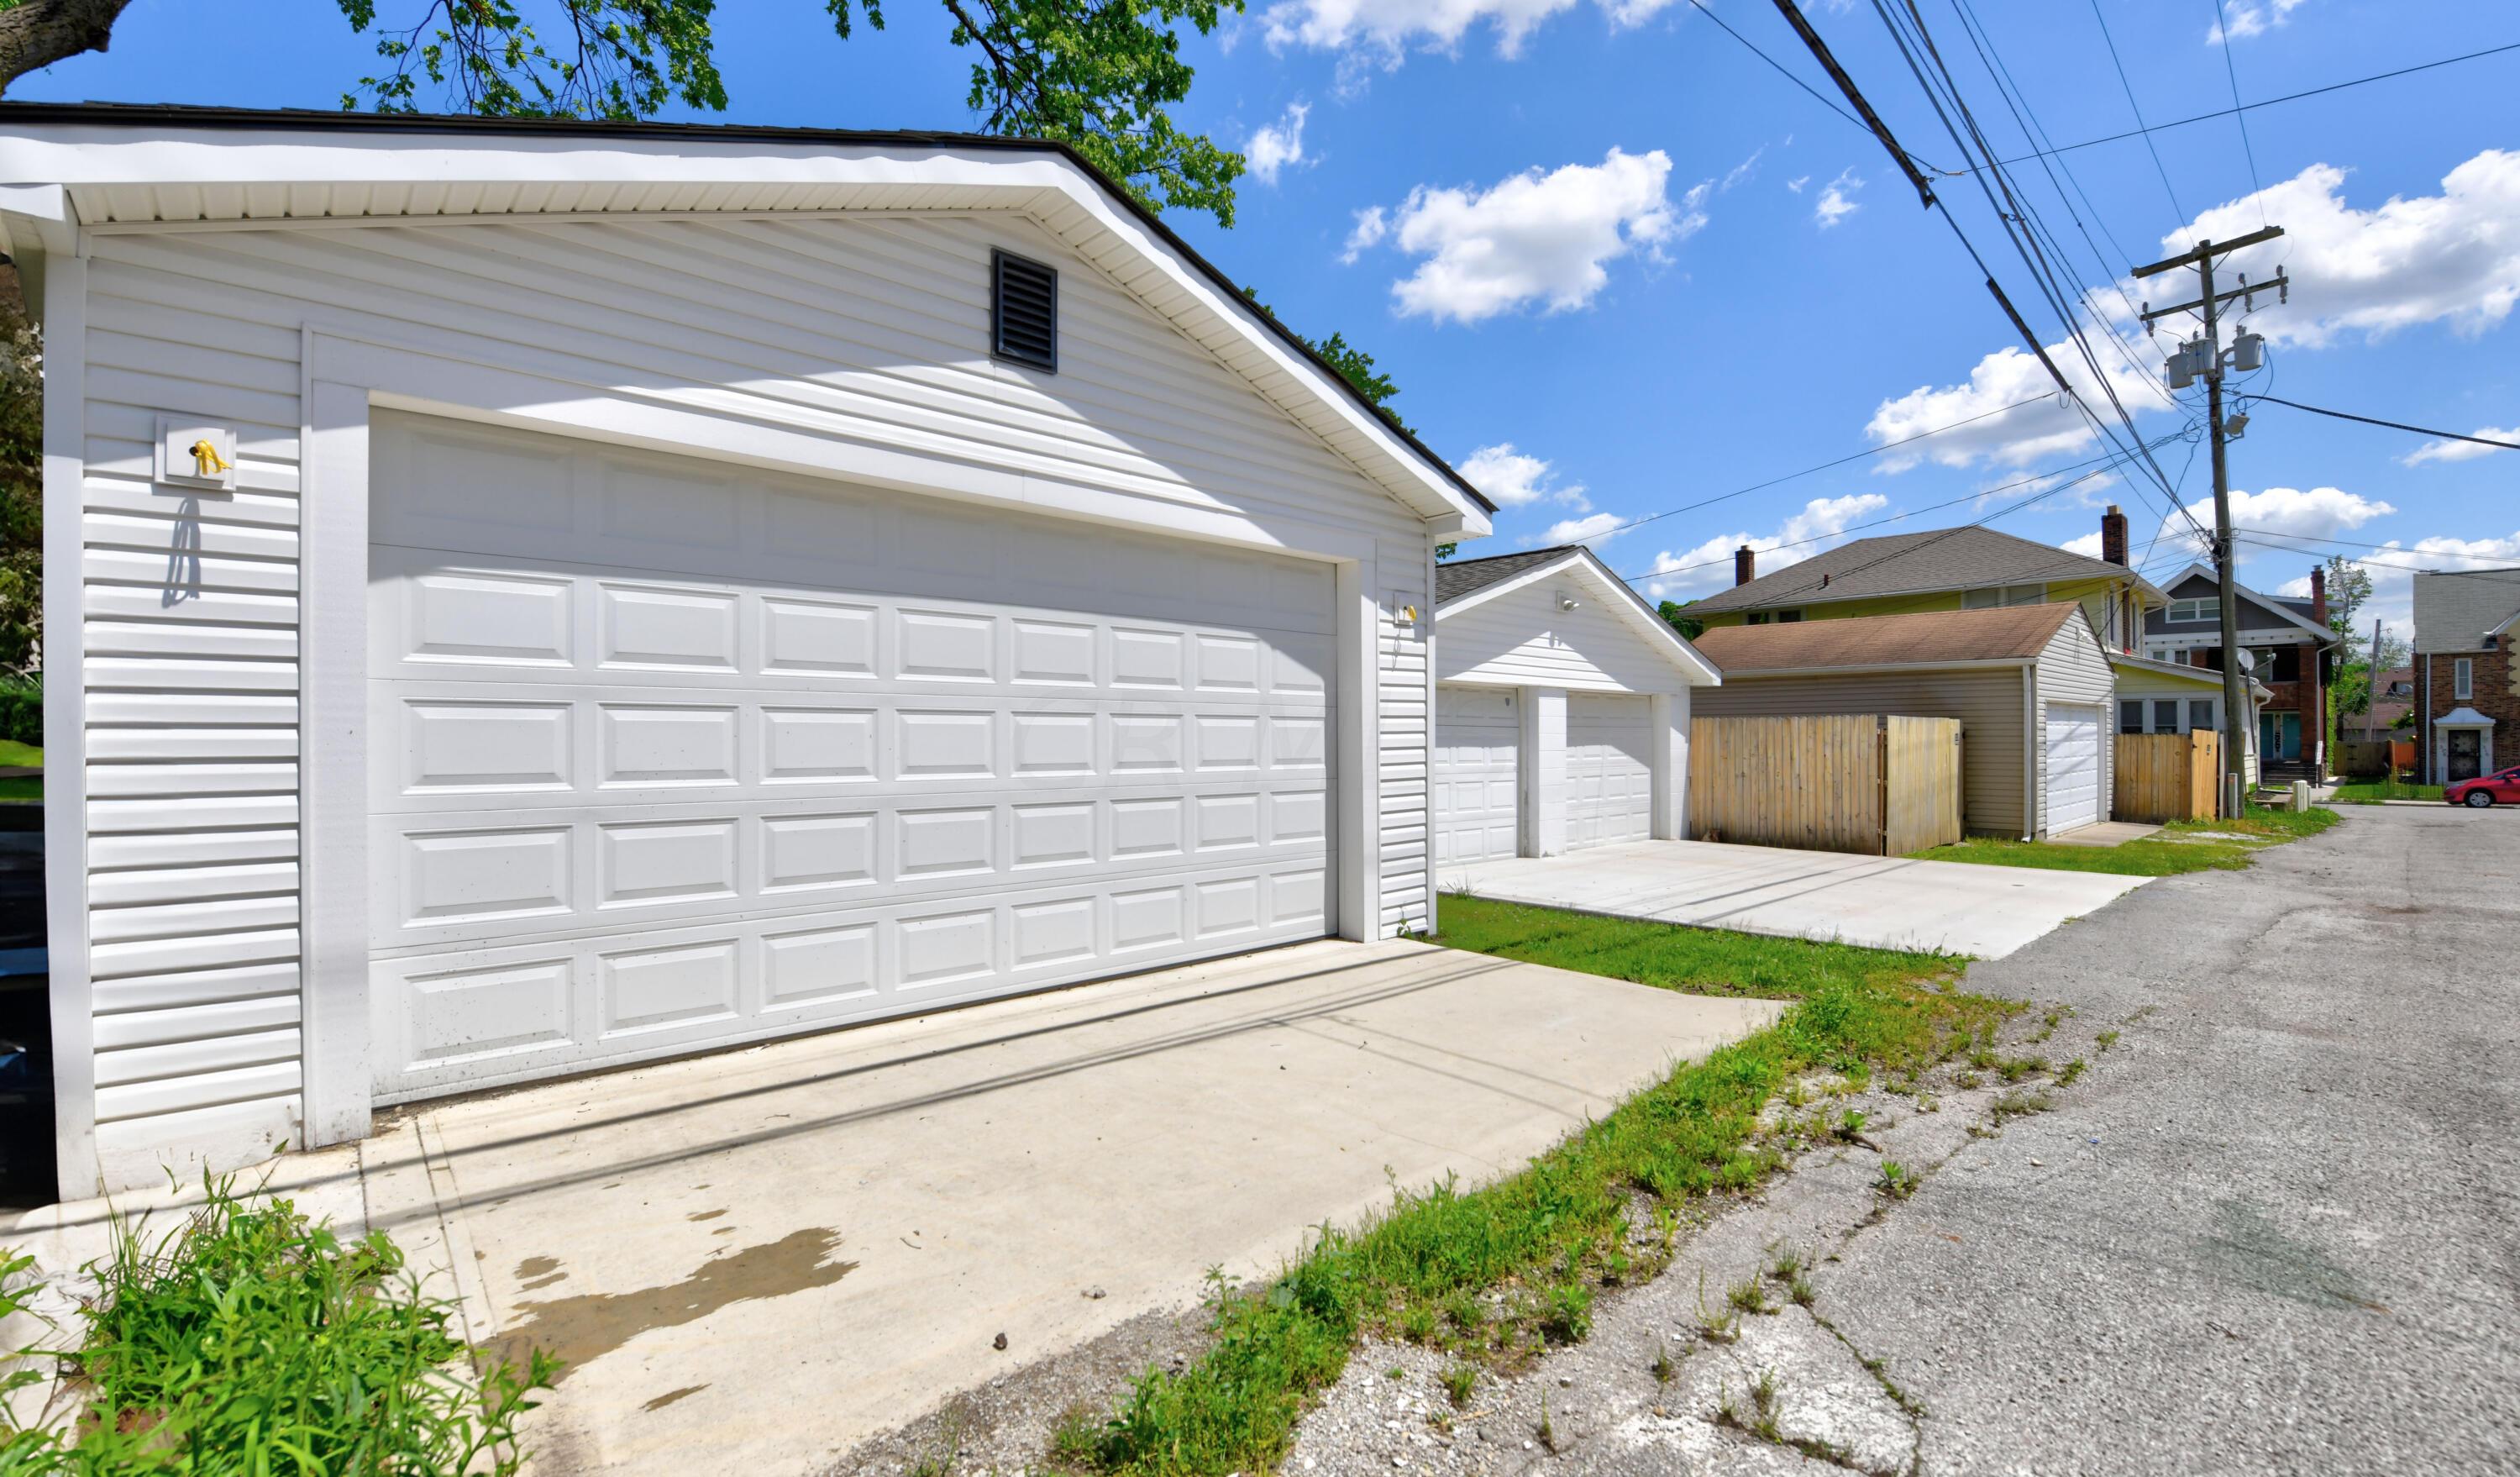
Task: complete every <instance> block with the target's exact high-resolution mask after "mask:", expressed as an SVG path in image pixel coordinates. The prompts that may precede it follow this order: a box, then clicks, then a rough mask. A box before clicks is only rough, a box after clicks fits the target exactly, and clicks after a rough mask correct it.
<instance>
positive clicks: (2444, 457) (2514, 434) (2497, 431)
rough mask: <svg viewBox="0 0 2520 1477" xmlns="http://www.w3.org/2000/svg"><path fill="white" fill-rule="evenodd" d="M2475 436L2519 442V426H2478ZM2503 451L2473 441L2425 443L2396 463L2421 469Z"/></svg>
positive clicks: (2470, 459)
mask: <svg viewBox="0 0 2520 1477" xmlns="http://www.w3.org/2000/svg"><path fill="white" fill-rule="evenodd" d="M2476 434H2478V435H2480V436H2488V437H2491V438H2492V439H2494V440H2497V441H2514V442H2520V425H2480V426H2478V427H2477V428H2476ZM2503 450H2507V448H2505V447H2500V446H2479V445H2477V444H2476V443H2475V442H2474V441H2426V442H2425V443H2424V444H2423V445H2421V446H2418V447H2416V448H2415V449H2414V450H2412V451H2410V452H2408V453H2407V454H2406V455H2405V456H2403V457H2400V458H2399V459H2398V461H2399V462H2400V463H2401V464H2402V465H2404V466H2408V467H2421V466H2422V465H2424V464H2425V463H2426V462H2467V461H2473V460H2474V459H2476V458H2478V457H2490V456H2492V455H2494V454H2495V453H2496V452H2498V451H2503Z"/></svg>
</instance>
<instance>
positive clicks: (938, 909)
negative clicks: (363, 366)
mask: <svg viewBox="0 0 2520 1477" xmlns="http://www.w3.org/2000/svg"><path fill="white" fill-rule="evenodd" d="M372 468H373V470H372V486H373V493H372V505H371V523H370V526H371V538H372V547H371V550H370V559H371V564H370V599H369V615H370V620H369V627H370V631H369V640H370V657H369V673H370V679H371V681H370V693H371V702H370V717H371V736H372V737H371V738H370V739H369V771H370V777H369V784H370V789H371V794H372V803H371V816H372V820H371V823H370V828H369V875H370V894H371V903H370V916H371V919H372V922H371V930H370V938H371V948H372V953H371V964H370V976H371V987H372V994H371V999H372V1025H373V1041H374V1060H375V1063H376V1069H375V1076H376V1088H377V1095H378V1100H379V1101H381V1102H393V1101H398V1100H404V1099H408V1098H413V1097H427V1096H430V1095H433V1094H439V1093H446V1092H453V1091H458V1090H462V1089H466V1088H472V1087H480V1086H488V1085H494V1084H500V1083H509V1082H517V1081H524V1080H528V1079H532V1078H536V1077H544V1076H550V1075H555V1074H558V1073H562V1072H569V1071H578V1070H583V1069H586V1068H590V1067H596V1066H603V1065H609V1064H614V1063H619V1062H624V1061H631V1060H637V1059H640V1058H643V1057H652V1056H659V1055H665V1054H671V1053H678V1052H690V1051H694V1050H699V1049H704V1048H708V1047H714V1046H720V1045H725V1044H730V1043H735V1042H741V1041H748V1040H757V1039H761V1038H765V1037H771V1036H777V1035H782V1034H787V1033H791V1032H797V1031H804V1030H810V1029H816V1028H821V1027H827V1026H831V1025H834V1024H839V1023H843V1022H849V1021H856V1020H866V1019H874V1018H877V1017H881V1016H890V1015H900V1014H906V1013H910V1012H914V1011H920V1010H926V1009H930V1008H933V1007H938V1006H943V1005H948V1004H953V1003H959V1002H967V1001H971V1000H977V999H982V998H986V997H991V996H999V995H1007V994H1012V993H1014V992H1017V991H1022V990H1028V989H1035V988H1039V987H1042V986H1046V985H1053V984H1062V983H1068V982H1072V981H1076V980H1082V979H1089V978H1093V977H1096V976H1100V975H1106V974H1113V973H1117V972H1120V971H1123V970H1131V969H1138V968H1144V967H1148V966H1150V965H1157V964H1164V963H1170V962H1180V961H1184V960H1190V959H1194V958H1199V957H1203V956H1211V955H1217V954H1224V953H1231V952H1234V951H1238V950H1241V949H1246V948H1251V947H1254V946H1258V945H1264V944H1271V943H1279V942H1286V941H1292V940H1297V939H1304V938H1312V937H1317V936H1320V935H1323V934H1325V933H1328V932H1330V931H1332V929H1333V928H1334V926H1335V918H1333V917H1332V913H1331V903H1330V900H1331V898H1332V897H1334V896H1335V889H1334V885H1333V882H1334V879H1333V877H1332V875H1331V859H1330V852H1329V846H1328V836H1329V834H1330V830H1331V817H1330V814H1329V793H1330V774H1329V768H1328V755H1329V752H1330V745H1329V742H1328V736H1329V732H1330V725H1331V722H1332V715H1331V711H1330V707H1329V691H1330V690H1329V682H1328V678H1329V674H1330V672H1331V670H1332V657H1331V651H1332V639H1331V632H1332V629H1333V620H1334V615H1333V611H1334V608H1335V607H1334V605H1333V603H1332V583H1331V575H1330V572H1329V568H1328V565H1325V564H1319V563H1312V562H1307V561H1304V560H1298V559H1283V558H1278V557H1273V556H1266V555H1257V554H1243V553H1238V552H1234V551H1226V550H1219V549H1215V548H1212V547H1208V546H1196V547H1193V546H1188V545H1183V544H1177V543H1171V542H1167V541H1164V540H1160V539H1156V538H1152V537H1142V536H1138V535H1133V534H1126V533H1121V532H1118V531H1114V530H1106V529H1101V528H1089V527H1086V526H1084V525H1080V524H1072V523H1060V522H1057V521H1054V520H1049V519H1035V518H1025V517H1019V516H1013V515H1005V514H987V515H983V514H980V513H978V512H977V511H967V510H963V509H958V508H956V507H955V506H953V505H951V504H947V503H943V502H939V501H936V500H930V499H922V498H918V497H915V496H903V495H894V494H886V493H877V492H873V491H868V490H864V489H850V488H845V487H840V486H836V485H834V484H830V483H823V482H814V481H807V480H803V479H788V478H785V477H781V476H777V475H773V474H769V473H762V472H752V471H745V470H739V469H732V468H726V467H721V466H718V465H715V464H710V463H704V462H699V461H693V460H681V459H675V458H670V457H665V456H660V455H654V454H649V453H639V452H617V451H613V450H609V449H603V448H597V447H594V446H592V445H590V444H587V443H580V442H572V441H566V440H562V439H557V438H548V437H536V436H529V435H522V434H513V433H509V432H505V431H496V430H490V429H486V428H474V427H469V426H460V425H455V424H452V423H443V422H435V421H427V420H422V419H418V418H403V417H392V416H380V417H379V419H378V424H377V427H376V434H375V437H374V451H373V462H372Z"/></svg>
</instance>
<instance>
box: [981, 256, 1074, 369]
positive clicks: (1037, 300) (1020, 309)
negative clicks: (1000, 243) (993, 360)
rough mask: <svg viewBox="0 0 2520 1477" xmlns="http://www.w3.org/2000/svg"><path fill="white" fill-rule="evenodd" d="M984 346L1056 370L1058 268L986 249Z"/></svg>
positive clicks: (1002, 356) (1018, 360) (999, 354)
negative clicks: (986, 324) (986, 334)
mask: <svg viewBox="0 0 2520 1477" xmlns="http://www.w3.org/2000/svg"><path fill="white" fill-rule="evenodd" d="M989 340H990V346H989V352H990V353H992V354H994V355H996V356H997V357H998V358H1000V359H1007V360H1012V362H1014V363H1016V364H1022V365H1029V366H1030V367H1032V368H1034V369H1037V370H1048V371H1049V372H1050V373H1052V374H1054V375H1055V374H1057V373H1058V274H1057V272H1056V271H1053V270H1052V269H1051V268H1049V267H1045V266H1043V265H1042V264H1041V263H1040V262H1037V261H1026V260H1024V259H1023V258H1022V257H1020V256H1010V255H1008V254H1007V253H1006V252H1004V251H992V252H990V253H989Z"/></svg>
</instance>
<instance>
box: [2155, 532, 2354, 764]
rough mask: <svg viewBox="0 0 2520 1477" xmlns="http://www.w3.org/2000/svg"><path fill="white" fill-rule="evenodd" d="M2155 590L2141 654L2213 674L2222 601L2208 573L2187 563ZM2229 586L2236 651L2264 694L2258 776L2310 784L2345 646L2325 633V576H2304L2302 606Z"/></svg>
mask: <svg viewBox="0 0 2520 1477" xmlns="http://www.w3.org/2000/svg"><path fill="white" fill-rule="evenodd" d="M2163 588H2164V589H2166V590H2168V591H2169V593H2170V603H2169V604H2167V605H2166V606H2164V607H2163V608H2161V609H2159V610H2155V611H2152V612H2150V613H2149V614H2147V615H2146V616H2145V617H2144V626H2143V654H2144V655H2146V656H2149V657H2152V658H2153V659H2155V660H2157V661H2170V662H2184V663H2186V664H2188V665H2190V666H2198V667H2205V668H2208V669H2211V670H2214V671H2218V672H2219V671H2221V670H2222V666H2223V625H2222V621H2223V603H2222V594H2221V583H2220V581H2219V580H2218V579H2217V578H2216V577H2215V573H2214V571H2213V569H2211V568H2210V567H2208V566H2206V565H2204V564H2201V563H2200V564H2190V565H2188V566H2187V567H2186V568H2184V569H2183V570H2181V571H2180V572H2179V573H2178V575H2177V576H2175V577H2173V578H2171V579H2169V580H2166V581H2164V582H2163ZM2236 588H2237V591H2238V596H2239V602H2240V610H2239V637H2240V648H2241V649H2242V650H2243V651H2245V652H2247V653H2248V656H2249V667H2248V670H2249V675H2250V676H2251V677H2253V678H2255V679H2256V680H2257V681H2258V682H2260V683H2262V684H2264V685H2265V687H2266V689H2267V694H2268V695H2267V698H2266V700H2265V701H2264V702H2262V703H2260V704H2259V706H2258V718H2257V725H2258V752H2259V754H2260V755H2261V757H2262V762H2263V763H2264V765H2265V768H2266V778H2267V779H2269V780H2271V781H2273V780H2293V779H2308V780H2313V781H2316V780H2318V779H2319V778H2321V777H2323V776H2324V775H2325V774H2326V772H2327V763H2328V758H2329V755H2328V753H2327V721H2326V716H2327V689H2328V685H2329V683H2331V682H2332V681H2333V680H2334V679H2335V676H2336V661H2337V652H2338V649H2339V648H2340V647H2342V646H2343V644H2344V640H2345V639H2344V638H2343V637H2341V636H2339V635H2337V634H2336V633H2335V632H2334V631H2332V630H2330V629H2328V625H2327V571H2326V570H2324V569H2322V568H2317V567H2314V568H2313V569H2312V570H2311V571H2310V595H2309V598H2308V599H2305V600H2293V599H2288V598H2284V597H2279V596H2270V595H2262V594H2260V593H2258V592H2257V591H2255V590H2252V589H2249V588H2248V587H2247V586H2245V585H2243V586H2238V587H2236Z"/></svg>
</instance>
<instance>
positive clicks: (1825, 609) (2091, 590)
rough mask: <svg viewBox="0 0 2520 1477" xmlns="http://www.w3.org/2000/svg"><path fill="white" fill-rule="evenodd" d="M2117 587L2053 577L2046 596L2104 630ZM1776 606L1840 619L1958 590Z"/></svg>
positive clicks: (1730, 613)
mask: <svg viewBox="0 0 2520 1477" xmlns="http://www.w3.org/2000/svg"><path fill="white" fill-rule="evenodd" d="M2118 588H2119V586H2118V582H2117V581H2115V580H2109V579H2077V580H2056V581H2051V582H2050V583H2049V584H2048V600H2049V601H2050V602H2062V601H2074V602H2078V603H2079V604H2081V605H2082V606H2083V608H2084V609H2086V610H2088V611H2090V612H2091V616H2092V622H2093V627H2094V628H2095V629H2098V630H2102V631H2105V630H2107V629H2108V619H2109V600H2110V595H2111V593H2112V592H2113V591H2115V590H2116V589H2118ZM1778 608H1782V609H1788V610H1791V609H1800V610H1801V611H1802V612H1803V619H1805V620H1844V619H1847V618H1850V617H1853V616H1859V615H1913V614H1916V613H1918V612H1920V611H1926V610H1957V609H1959V608H1960V592H1959V591H1958V590H1957V589H1954V590H1920V591H1917V592H1915V593H1913V594H1909V595H1876V596H1867V597H1865V598H1863V599H1861V600H1831V601H1819V602H1815V603H1813V604H1804V605H1800V606H1796V605H1792V604H1785V605H1781V606H1779V607H1778ZM1686 613H1688V614H1690V615H1694V616H1696V618H1697V619H1698V620H1700V621H1702V622H1704V623H1705V625H1706V628H1707V629H1708V630H1714V629H1715V628H1717V627H1719V626H1739V625H1747V624H1748V623H1749V619H1750V614H1751V612H1750V611H1747V610H1725V611H1717V612H1710V613H1708V614H1705V615H1697V613H1696V612H1695V611H1693V610H1689V611H1687V612H1686Z"/></svg>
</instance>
